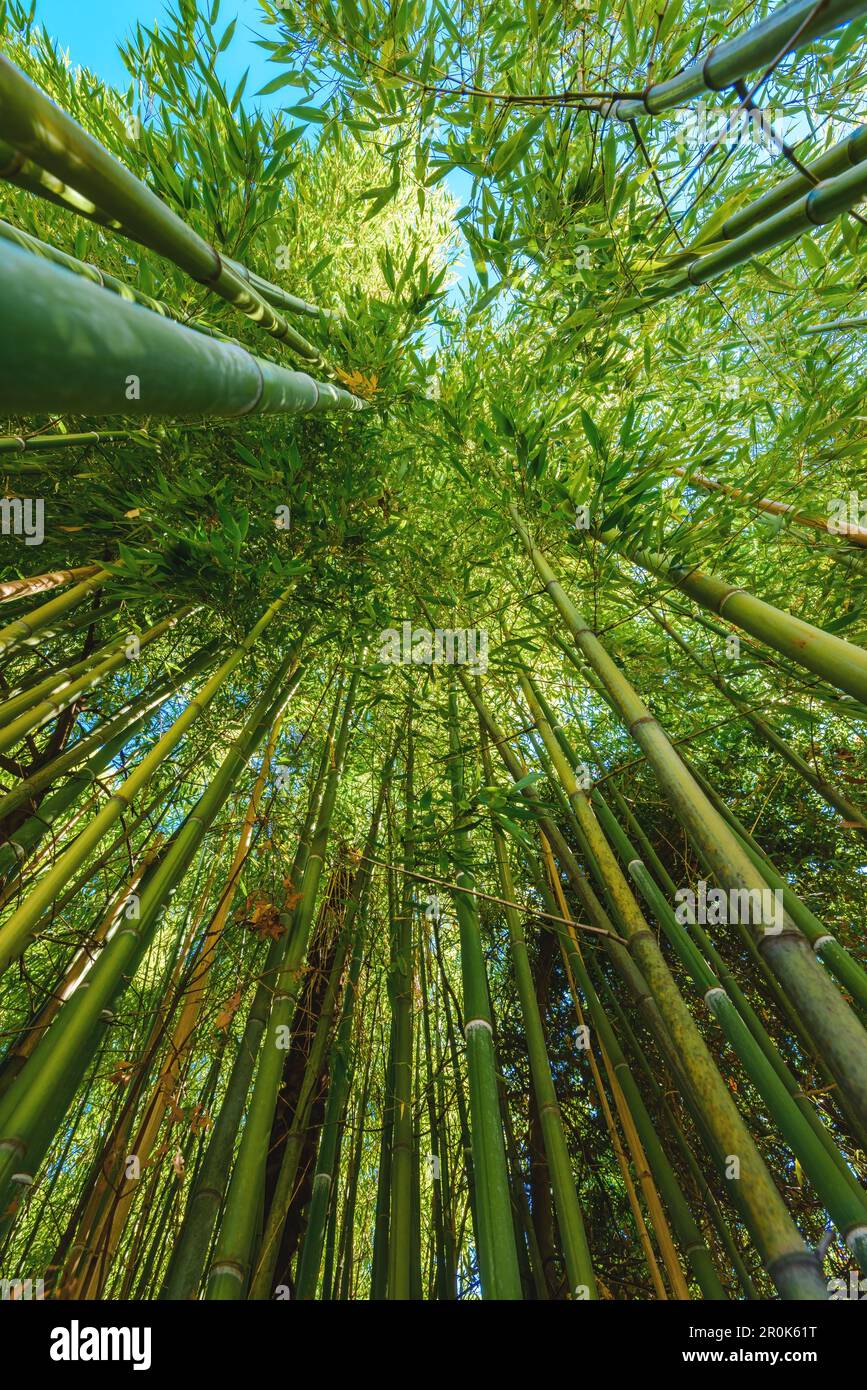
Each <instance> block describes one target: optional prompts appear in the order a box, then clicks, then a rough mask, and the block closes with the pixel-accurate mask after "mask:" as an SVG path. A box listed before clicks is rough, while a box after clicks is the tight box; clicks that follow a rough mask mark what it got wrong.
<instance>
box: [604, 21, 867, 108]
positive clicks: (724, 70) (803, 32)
mask: <svg viewBox="0 0 867 1390" xmlns="http://www.w3.org/2000/svg"><path fill="white" fill-rule="evenodd" d="M865 9H867V6H865V4H864V0H831V3H829V4H826V5H822V6H821V7H817V6H816V5H815V4H812V3H811V0H789V4H787V5H781V6H780V8H779V9H778V10H774V11H773V12H772V13H771V14H769V15H768V16H767V18H766V19H763V20H762V21H761V23H759V24H757V25H756V26H755V27H754V28H753V29H748V30H747V31H746V33H744V34H739V35H738V37H737V38H734V39H729V40H728V41H727V42H726V43H721V44H719V45H717V46H716V47H714V48H713V49H712V50H711V52H710V54H709V55H708V57H707V58H701V59H699V61H697V62H695V63H692V64H691V65H690V66H689V67H688V68H684V70H683V71H682V72H679V73H678V74H677V75H676V76H675V77H670V78H668V79H667V80H665V81H663V82H654V83H652V84H651V85H650V86H649V87H648V88H647V90H646V91H645V92H644V94H643V95H642V96H641V97H637V98H630V97H624V98H619V99H615V100H613V101H611V102H608V103H606V104H605V107H604V109H605V114H606V116H608V117H609V118H611V117H613V118H614V120H617V121H634V120H635V118H636V117H637V116H658V115H659V114H660V113H661V112H663V111H667V110H670V108H671V107H673V106H679V105H681V103H682V102H686V101H689V100H690V99H691V98H692V97H697V96H701V95H702V94H703V93H704V92H720V91H722V90H723V89H724V88H726V87H731V86H733V85H734V83H735V82H736V81H737V80H738V78H741V77H743V76H744V75H745V74H746V73H748V72H752V71H754V70H755V69H756V68H764V67H766V66H767V65H768V64H769V63H771V62H773V61H776V60H778V59H779V58H780V57H781V56H783V55H784V54H786V53H788V52H791V51H795V50H797V49H800V48H803V47H804V46H805V45H806V44H809V43H812V42H813V41H814V40H815V39H817V38H820V37H821V36H822V35H823V34H828V33H830V32H831V30H833V29H836V28H837V26H838V25H841V24H846V23H848V22H850V21H851V20H853V19H856V18H858V17H859V16H860V15H863V14H864V13H865Z"/></svg>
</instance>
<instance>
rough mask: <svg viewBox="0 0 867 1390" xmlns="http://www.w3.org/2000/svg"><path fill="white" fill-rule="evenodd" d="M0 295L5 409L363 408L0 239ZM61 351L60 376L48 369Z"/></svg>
mask: <svg viewBox="0 0 867 1390" xmlns="http://www.w3.org/2000/svg"><path fill="white" fill-rule="evenodd" d="M0 294H2V297H3V302H4V308H5V311H6V314H7V321H8V325H9V333H8V334H7V335H4V339H3V346H2V347H0V373H2V376H0V409H3V410H4V411H5V412H6V413H8V414H11V413H13V412H14V413H17V414H22V413H28V412H29V413H33V412H38V411H52V412H65V411H71V412H73V413H77V414H87V415H146V416H148V417H150V418H153V417H155V416H161V415H162V416H166V415H168V416H171V417H172V418H173V419H177V420H189V419H195V418H198V417H199V416H203V415H204V416H212V417H214V418H227V417H229V418H234V417H236V416H241V415H249V414H274V413H277V414H299V413H303V414H309V413H313V414H318V413H322V412H327V411H338V412H341V411H353V410H361V409H363V407H364V402H363V401H362V400H361V399H360V398H359V397H358V396H353V395H352V394H351V393H350V392H349V391H346V390H344V389H343V387H341V386H332V385H331V383H330V382H322V381H316V380H314V378H313V377H311V376H308V375H307V373H306V372H294V371H289V370H288V369H287V368H286V367H281V366H278V365H277V364H276V363H274V362H270V361H268V360H267V359H265V358H263V357H255V356H253V354H252V353H250V352H247V350H246V349H245V348H242V347H239V346H237V345H236V344H232V343H223V342H220V341H218V340H216V339H211V338H207V337H203V336H202V334H201V333H197V332H196V331H195V330H194V329H192V328H185V327H184V326H183V324H180V323H174V322H172V320H171V319H166V318H162V317H161V316H160V315H159V314H155V313H152V312H151V311H150V310H149V309H146V308H143V307H142V306H141V305H139V304H130V303H127V302H126V301H125V300H122V299H118V298H115V296H113V295H107V294H106V293H105V292H104V291H103V290H102V289H100V287H99V286H98V285H93V284H89V283H88V282H87V281H86V280H83V279H80V278H79V277H78V276H74V275H68V274H67V273H66V272H65V271H64V270H62V269H60V268H59V267H57V266H54V265H52V264H51V263H50V262H48V261H45V260H40V259H38V258H36V257H33V256H31V255H29V254H28V253H27V252H26V251H22V250H21V249H20V248H19V247H16V246H11V245H9V243H7V242H3V243H0ZM34 316H35V320H36V324H38V327H35V326H34ZM72 342H74V343H75V345H76V350H75V352H74V353H72V352H69V351H68V348H69V344H70V343H72ZM59 354H63V355H64V359H65V362H66V368H65V370H64V371H63V372H57V371H56V369H55V364H56V362H57V358H58V355H59ZM136 368H138V370H136ZM0 640H2V636H0Z"/></svg>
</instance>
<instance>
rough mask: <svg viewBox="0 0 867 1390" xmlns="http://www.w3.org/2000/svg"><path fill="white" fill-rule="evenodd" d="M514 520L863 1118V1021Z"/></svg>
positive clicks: (866, 1111)
mask: <svg viewBox="0 0 867 1390" xmlns="http://www.w3.org/2000/svg"><path fill="white" fill-rule="evenodd" d="M509 510H510V515H511V518H512V522H513V525H514V526H515V529H516V531H517V533H518V535H519V536H520V538H521V540H522V541H523V543H524V545H525V546H526V548H527V551H528V553H529V555H530V558H531V560H532V562H533V566H534V568H535V570H536V572H537V574H538V575H539V578H540V580H541V581H542V583H543V584H544V586H545V589H546V591H547V593H548V595H549V597H550V598H551V601H552V603H553V604H554V606H555V607H556V609H557V611H558V613H559V614H560V616H561V617H562V619H563V621H564V623H565V624H566V626H567V628H568V630H569V631H570V633H571V635H572V637H573V639H574V642H575V645H576V647H577V648H578V650H579V651H580V652H581V653H582V654H583V655H584V657H585V659H586V660H587V662H588V665H589V666H590V667H591V668H592V669H593V670H594V671H595V673H596V675H597V676H598V677H599V679H600V680H601V682H602V684H603V685H604V686H605V688H606V690H607V691H608V694H609V696H610V697H611V700H612V702H613V704H614V706H615V708H616V710H617V713H618V715H619V717H620V718H621V719H622V721H623V723H624V725H625V727H626V728H627V730H628V731H629V733H630V735H631V736H632V737H633V738H634V739H635V741H636V743H637V744H638V745H639V747H640V748H641V749H642V751H643V753H644V754H645V756H646V757H647V760H648V762H649V763H650V765H651V767H652V768H653V770H654V773H655V774H656V776H657V778H658V780H659V782H660V785H661V786H662V787H663V789H664V791H665V793H666V796H667V797H668V799H669V802H670V804H671V807H672V810H673V811H674V812H675V814H676V815H677V817H678V819H679V820H680V821H681V822H682V823H683V825H684V827H685V828H686V830H687V832H688V834H689V835H690V837H691V839H692V840H693V841H694V843H695V844H696V847H697V848H698V849H699V851H700V852H701V854H702V855H703V856H704V857H705V859H706V861H707V862H708V863H709V864H710V865H711V866H712V867H713V871H714V873H715V875H716V877H717V880H718V881H719V883H720V884H721V886H722V887H724V888H725V889H727V890H732V891H734V892H737V893H743V892H746V893H747V894H748V895H749V894H750V893H751V892H752V893H753V894H756V893H757V894H758V898H757V899H756V898H755V897H750V898H749V904H750V913H751V916H752V920H751V922H750V923H749V924H748V925H749V927H750V931H751V934H752V936H753V937H754V939H755V944H756V947H757V949H758V951H759V952H760V954H761V955H762V956H763V958H764V959H765V960H766V962H767V964H768V966H769V967H770V969H771V970H772V971H773V973H774V974H775V975H776V977H777V978H778V979H779V981H780V983H781V984H782V985H783V987H784V989H785V990H786V992H787V993H788V995H789V997H790V998H791V1000H792V1002H793V1003H794V1004H795V1006H796V1008H797V1009H798V1012H799V1013H800V1015H801V1017H802V1018H803V1020H804V1023H805V1024H806V1026H807V1028H808V1029H809V1031H810V1033H811V1034H812V1035H813V1036H814V1037H815V1038H816V1040H817V1042H818V1043H819V1045H820V1047H821V1048H822V1052H823V1056H824V1057H825V1059H826V1061H827V1065H828V1067H829V1069H830V1070H831V1072H832V1073H833V1075H834V1077H835V1079H836V1080H837V1082H838V1084H839V1086H840V1088H841V1091H842V1092H843V1093H844V1094H845V1096H846V1098H847V1100H848V1102H849V1104H850V1105H851V1106H852V1109H853V1111H854V1113H855V1114H856V1115H858V1116H859V1117H860V1118H861V1119H862V1121H863V1120H864V1119H867V1035H865V1032H864V1029H863V1028H862V1027H861V1024H860V1023H859V1021H858V1019H857V1018H856V1017H855V1015H854V1014H853V1013H852V1011H851V1010H850V1009H849V1008H848V1007H847V1005H846V1003H845V1002H844V1000H843V998H842V997H841V995H840V994H839V992H838V991H837V989H836V988H835V986H834V985H833V983H832V982H831V981H830V980H829V979H828V977H827V976H826V975H825V974H824V972H823V971H822V970H821V968H820V966H819V965H818V963H817V961H816V958H815V955H814V954H813V952H812V951H811V950H810V947H809V944H808V942H807V940H806V938H805V937H804V936H803V934H802V933H801V932H800V931H799V929H798V928H797V926H796V925H795V923H794V922H793V921H792V920H791V918H790V917H789V916H788V914H786V913H785V912H783V914H782V917H783V921H782V925H781V926H780V925H779V924H778V922H777V920H776V919H777V916H778V915H779V914H778V913H777V912H776V911H775V912H774V913H773V914H771V920H770V921H769V922H767V923H765V922H764V921H763V916H764V911H763V908H762V909H761V910H756V907H755V904H756V902H757V901H758V902H759V903H763V893H762V890H763V889H766V887H767V885H766V883H765V881H764V879H763V878H762V877H761V875H760V874H758V873H757V872H756V869H755V866H754V865H753V863H752V861H751V860H750V858H749V856H748V855H747V854H745V853H744V851H743V849H742V848H741V846H740V844H739V843H738V841H737V839H736V837H735V836H734V835H733V834H732V832H731V830H730V829H729V827H728V826H727V824H726V823H725V821H724V820H723V818H722V817H721V816H720V815H719V814H718V813H717V812H716V811H715V810H714V808H713V806H712V805H711V804H710V802H709V801H708V799H707V797H706V796H705V795H704V793H703V792H702V791H701V789H700V788H699V787H698V786H697V784H696V782H695V779H694V778H693V777H691V775H690V774H689V772H688V771H687V769H686V768H685V766H684V764H683V763H682V761H681V760H680V759H679V758H678V756H677V753H676V752H675V750H674V749H673V747H672V746H671V743H670V742H669V740H668V738H667V736H666V734H665V732H664V730H663V729H662V727H661V726H660V724H659V723H658V721H657V720H656V719H654V718H653V716H652V715H651V713H650V711H649V710H648V708H647V706H646V705H645V704H644V702H643V700H641V699H640V698H639V697H638V695H637V694H636V692H635V690H634V689H633V687H632V686H631V684H630V683H629V681H628V680H627V679H626V677H625V676H624V675H623V673H622V672H621V671H620V669H619V667H617V666H616V664H615V663H614V662H613V661H612V659H611V657H610V656H609V655H608V653H607V652H606V651H605V649H604V647H603V646H602V643H601V642H600V641H599V639H598V638H597V637H596V636H595V634H594V633H593V630H592V629H591V627H590V626H589V625H588V623H587V622H586V621H585V619H584V618H583V617H582V616H581V614H580V613H579V612H578V610H577V609H576V608H575V605H574V604H573V603H572V601H571V600H570V599H569V598H568V596H567V594H566V592H565V590H564V589H563V588H562V586H561V585H560V583H559V581H558V580H557V578H556V576H555V575H554V572H553V570H552V569H551V566H550V565H549V564H548V562H547V560H546V559H545V557H544V556H543V554H542V553H541V551H540V550H539V549H538V547H537V546H535V545H534V544H533V542H532V540H531V539H530V535H529V533H528V531H527V529H526V527H525V526H524V524H523V522H522V521H521V518H520V515H519V513H518V511H517V508H516V507H515V506H514V505H511V506H510V509H509Z"/></svg>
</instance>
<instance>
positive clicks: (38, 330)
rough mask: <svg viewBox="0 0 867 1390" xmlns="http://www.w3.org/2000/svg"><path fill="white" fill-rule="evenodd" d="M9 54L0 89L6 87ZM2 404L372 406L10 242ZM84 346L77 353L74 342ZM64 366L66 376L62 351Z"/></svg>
mask: <svg viewBox="0 0 867 1390" xmlns="http://www.w3.org/2000/svg"><path fill="white" fill-rule="evenodd" d="M2 61H3V60H2V55H0V85H2ZM0 295H2V297H3V301H4V307H5V311H6V314H7V320H6V321H7V333H6V334H4V337H3V340H2V343H0V409H2V410H5V411H6V412H8V413H10V414H11V413H13V412H14V413H18V414H33V413H36V412H38V411H51V412H52V413H55V412H56V413H64V412H66V411H71V412H74V413H77V414H87V415H147V416H149V417H151V418H154V417H159V416H164V415H169V416H171V417H173V418H174V419H179V420H188V419H194V418H198V417H199V416H202V415H205V416H213V417H215V418H221V417H232V418H234V417H236V416H240V415H249V414H272V413H278V414H287V413H288V414H296V413H322V412H327V411H348V410H362V409H363V408H364V406H365V404H366V403H365V402H364V401H362V400H360V398H359V397H357V396H353V395H351V394H350V392H348V391H345V390H344V389H343V388H342V387H338V386H332V385H331V384H330V383H328V382H321V381H315V380H314V379H313V377H311V376H308V375H307V374H306V373H305V372H292V371H288V370H287V369H286V368H285V367H280V366H277V365H276V363H273V362H269V361H267V360H266V359H265V358H262V357H254V356H253V355H252V353H249V352H247V350H246V349H245V348H242V347H239V346H237V345H236V344H233V343H223V342H220V341H219V340H218V339H212V338H206V337H203V336H202V334H201V333H197V332H196V331H195V329H192V328H185V327H184V326H183V325H182V324H179V323H174V322H172V321H171V320H170V319H165V318H161V317H160V315H159V314H154V313H151V311H150V310H149V309H145V308H142V306H141V305H139V304H130V303H127V302H126V301H125V300H122V299H116V298H114V297H109V296H108V295H105V294H104V293H103V292H102V291H101V290H100V288H99V287H98V286H97V285H93V284H90V283H88V282H87V281H86V280H83V279H80V278H79V277H78V276H71V275H67V274H66V272H65V271H63V270H61V269H59V268H58V267H57V266H54V265H51V264H50V263H49V262H47V261H45V260H41V259H39V258H37V257H34V256H31V255H29V254H28V253H27V252H26V251H22V250H20V248H18V247H16V246H10V245H9V244H8V243H2V244H0ZM71 343H74V344H75V348H74V351H70V350H69V345H70V344H71ZM59 355H62V356H63V358H64V370H63V372H58V371H57V370H56V363H57V359H58V356H59Z"/></svg>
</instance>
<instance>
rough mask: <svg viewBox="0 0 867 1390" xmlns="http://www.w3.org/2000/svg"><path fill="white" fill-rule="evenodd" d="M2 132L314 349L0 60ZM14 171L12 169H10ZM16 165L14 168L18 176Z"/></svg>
mask: <svg viewBox="0 0 867 1390" xmlns="http://www.w3.org/2000/svg"><path fill="white" fill-rule="evenodd" d="M0 126H2V129H3V134H4V137H5V140H6V141H8V142H9V143H10V144H11V145H12V146H13V147H14V149H15V151H16V152H17V154H18V155H19V156H22V155H24V156H27V157H29V158H30V159H32V160H33V162H34V163H35V164H37V165H38V166H39V167H40V168H44V169H46V170H48V171H49V172H50V173H51V174H53V175H54V176H55V178H57V179H60V180H61V181H62V182H63V183H65V184H68V185H69V186H70V187H72V188H74V189H75V192H76V193H77V194H78V195H79V196H81V195H84V197H85V198H87V199H90V200H92V203H93V205H94V207H95V208H97V209H98V210H99V211H100V212H101V213H103V214H104V215H105V214H107V216H108V218H110V219H111V220H112V221H113V223H114V225H115V226H117V227H119V228H120V229H121V230H122V231H123V232H124V234H125V235H127V236H128V237H130V238H132V239H133V240H135V241H137V242H139V243H140V244H141V245H142V246H147V247H149V248H150V249H151V250H154V251H156V252H157V253H158V254H160V255H162V256H165V257H167V258H168V259H169V260H171V261H173V262H174V263H175V264H176V265H178V266H180V267H181V268H182V269H183V270H185V271H186V272H187V274H188V275H191V276H192V278H193V279H194V280H198V281H199V282H200V283H202V284H205V285H207V286H208V287H209V288H210V289H212V290H213V291H214V292H215V293H216V294H218V295H220V297H221V298H223V299H225V300H227V301H228V302H229V303H230V304H233V305H234V306H235V307H236V308H237V309H239V310H240V311H241V312H242V313H243V314H246V315H247V316H248V317H249V318H251V319H253V320H255V322H256V323H257V324H258V325H259V326H260V327H261V328H263V329H264V330H265V332H267V333H270V334H271V335H273V337H275V338H278V339H282V340H283V341H284V342H286V343H287V345H288V346H290V347H292V348H294V350H295V351H296V352H298V353H299V354H300V355H301V356H303V357H310V356H311V355H313V356H315V355H316V352H315V349H314V348H312V347H311V345H310V344H309V343H308V342H307V340H306V339H305V338H302V337H301V335H300V334H299V333H297V332H296V330H295V329H293V328H292V327H291V325H290V324H288V323H287V322H286V320H285V319H284V318H283V316H282V315H281V314H278V313H275V312H274V309H273V308H272V306H271V305H270V304H269V302H268V300H267V299H265V298H264V297H263V296H262V294H260V292H259V290H258V289H257V288H256V285H255V282H254V281H253V278H252V277H251V276H249V275H245V274H239V273H238V272H239V269H242V268H236V267H235V266H233V264H232V263H231V262H230V263H226V262H225V261H224V260H223V259H222V258H221V257H220V255H219V253H218V252H217V251H216V250H215V249H214V247H213V246H210V245H209V244H208V243H207V242H206V241H205V240H204V238H202V237H201V236H199V234H198V233H197V232H195V231H193V229H192V228H191V227H188V226H187V225H186V223H185V222H183V221H182V219H181V218H180V217H178V215H177V213H175V212H172V210H171V208H169V207H167V206H166V204H165V203H163V202H162V200H161V199H160V198H158V197H157V196H156V194H155V193H153V192H152V191H151V190H150V189H149V188H148V187H147V186H146V185H145V184H143V183H142V182H141V181H140V180H139V179H137V178H136V177H135V176H134V175H133V174H131V173H130V172H129V170H128V169H126V168H124V166H123V165H122V164H121V163H120V162H119V160H117V159H115V158H114V156H113V155H112V154H110V153H109V151H108V150H106V149H105V148H104V146H102V145H100V143H99V141H97V140H94V139H93V137H92V136H91V135H88V133H87V132H86V131H85V130H82V128H81V126H79V125H77V124H76V122H75V121H73V120H72V118H71V117H70V116H68V115H67V114H66V112H65V111H61V109H60V108H59V107H58V106H55V104H54V102H52V101H50V100H49V98H48V97H46V95H45V93H44V92H41V91H40V90H39V88H38V87H36V86H34V84H33V83H32V82H30V81H29V79H28V78H27V77H26V76H25V75H24V73H23V72H21V70H20V69H19V68H17V67H16V66H15V64H14V63H11V62H10V61H9V59H8V58H6V57H5V56H2V55H0ZM6 167H7V168H10V162H9V161H8V160H7V161H6ZM14 167H15V161H14V160H13V161H12V162H11V168H12V170H13V171H14Z"/></svg>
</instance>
